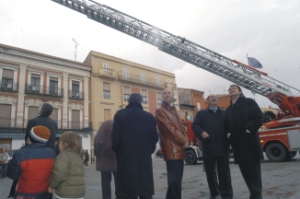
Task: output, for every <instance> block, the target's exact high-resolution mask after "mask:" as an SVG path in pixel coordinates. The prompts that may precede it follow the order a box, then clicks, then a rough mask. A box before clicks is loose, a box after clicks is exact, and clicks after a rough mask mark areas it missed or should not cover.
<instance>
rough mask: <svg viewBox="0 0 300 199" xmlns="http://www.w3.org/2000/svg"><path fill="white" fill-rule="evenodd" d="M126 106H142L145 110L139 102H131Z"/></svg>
mask: <svg viewBox="0 0 300 199" xmlns="http://www.w3.org/2000/svg"><path fill="white" fill-rule="evenodd" d="M126 108H140V109H142V110H143V106H142V105H141V103H138V102H131V103H129V104H128V105H127V106H126Z"/></svg>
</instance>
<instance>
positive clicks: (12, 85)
mask: <svg viewBox="0 0 300 199" xmlns="http://www.w3.org/2000/svg"><path fill="white" fill-rule="evenodd" d="M0 90H1V91H7V92H18V83H17V82H3V81H1V84H0Z"/></svg>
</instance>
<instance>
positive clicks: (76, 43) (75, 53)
mask: <svg viewBox="0 0 300 199" xmlns="http://www.w3.org/2000/svg"><path fill="white" fill-rule="evenodd" d="M73 41H74V43H75V52H74V60H75V61H76V56H77V46H78V45H79V43H78V42H77V41H76V40H75V38H73Z"/></svg>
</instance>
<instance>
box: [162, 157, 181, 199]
mask: <svg viewBox="0 0 300 199" xmlns="http://www.w3.org/2000/svg"><path fill="white" fill-rule="evenodd" d="M166 164H167V172H168V191H167V196H166V199H181V181H182V176H183V160H167V161H166Z"/></svg>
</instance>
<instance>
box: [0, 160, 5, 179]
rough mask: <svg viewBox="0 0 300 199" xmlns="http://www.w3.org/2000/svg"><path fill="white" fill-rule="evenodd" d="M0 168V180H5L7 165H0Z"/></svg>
mask: <svg viewBox="0 0 300 199" xmlns="http://www.w3.org/2000/svg"><path fill="white" fill-rule="evenodd" d="M0 166H1V178H6V177H7V175H6V174H7V163H5V164H0Z"/></svg>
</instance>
